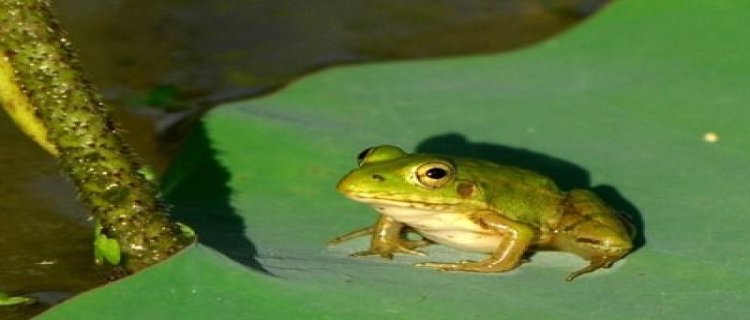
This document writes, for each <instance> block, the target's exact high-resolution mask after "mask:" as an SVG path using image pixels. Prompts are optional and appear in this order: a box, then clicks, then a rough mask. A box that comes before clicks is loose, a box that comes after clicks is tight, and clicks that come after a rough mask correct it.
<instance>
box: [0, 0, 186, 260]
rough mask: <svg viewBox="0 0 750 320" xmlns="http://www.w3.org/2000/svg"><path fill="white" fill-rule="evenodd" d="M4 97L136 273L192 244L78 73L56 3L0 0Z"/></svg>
mask: <svg viewBox="0 0 750 320" xmlns="http://www.w3.org/2000/svg"><path fill="white" fill-rule="evenodd" d="M0 103H1V104H2V105H3V107H4V109H6V111H7V112H8V113H9V114H10V115H11V117H13V118H14V120H16V123H18V125H19V126H20V127H21V128H22V129H24V131H25V132H26V133H27V134H29V135H30V136H31V137H32V138H34V139H35V140H36V141H37V142H38V143H40V144H41V145H42V146H43V147H45V149H47V150H48V151H50V152H51V153H52V154H55V155H57V156H58V157H59V159H60V162H61V165H62V167H63V170H64V171H65V172H66V173H68V174H69V176H70V177H71V179H72V180H73V181H74V182H75V184H76V186H77V188H78V192H79V195H80V197H81V198H82V199H83V200H84V201H85V202H86V203H87V205H88V206H89V208H90V209H91V210H92V213H93V215H94V217H95V218H96V219H97V220H98V221H99V223H100V224H101V230H100V231H101V233H102V234H103V235H104V236H106V237H107V238H112V239H115V240H117V242H118V243H119V245H120V249H121V251H122V258H123V259H122V264H123V266H124V267H125V268H126V269H127V270H129V271H137V270H139V269H142V268H144V267H146V266H148V265H151V264H153V263H155V262H158V261H161V260H163V259H164V258H166V257H167V256H169V255H171V254H173V253H175V252H177V251H178V250H179V249H180V248H182V247H183V246H185V245H186V244H187V243H189V241H190V239H189V236H185V235H184V233H183V232H182V231H181V228H180V225H179V224H176V223H174V222H171V221H170V220H169V219H168V217H167V214H166V211H167V210H166V208H165V206H164V205H162V203H161V202H160V201H159V200H158V197H157V194H158V190H157V188H156V186H155V185H154V184H153V183H152V182H150V181H148V180H147V179H146V178H145V177H144V176H143V175H142V174H141V173H139V169H140V165H139V164H138V163H137V162H136V161H134V159H133V158H134V156H133V155H132V153H131V152H130V151H129V150H128V148H127V147H126V146H125V145H124V144H123V142H122V139H121V135H120V134H119V132H118V129H117V128H116V126H115V124H114V123H113V121H112V120H111V118H110V115H109V112H108V109H107V108H106V107H105V105H104V104H103V103H102V100H101V98H100V97H99V96H98V95H97V94H96V93H94V90H93V88H92V87H91V85H90V84H89V83H88V82H87V80H86V79H85V77H84V75H83V74H82V72H81V71H80V68H79V63H78V61H77V60H76V56H75V54H74V52H73V50H72V48H71V45H70V42H69V41H68V40H67V38H66V36H65V33H64V32H63V31H62V30H61V28H60V27H59V25H58V24H57V23H56V21H55V20H54V17H53V15H52V13H51V11H50V2H49V1H44V0H0Z"/></svg>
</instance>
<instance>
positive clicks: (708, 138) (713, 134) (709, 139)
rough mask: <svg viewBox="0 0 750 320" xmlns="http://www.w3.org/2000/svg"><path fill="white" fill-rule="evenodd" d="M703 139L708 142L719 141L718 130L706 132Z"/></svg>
mask: <svg viewBox="0 0 750 320" xmlns="http://www.w3.org/2000/svg"><path fill="white" fill-rule="evenodd" d="M703 141H705V142H708V143H715V142H718V141H719V135H718V134H716V132H706V134H704V135H703Z"/></svg>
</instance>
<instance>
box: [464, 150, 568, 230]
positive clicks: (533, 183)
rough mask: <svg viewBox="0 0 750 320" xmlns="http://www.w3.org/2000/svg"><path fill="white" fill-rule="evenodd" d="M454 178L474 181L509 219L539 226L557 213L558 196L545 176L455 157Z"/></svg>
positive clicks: (558, 212)
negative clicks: (455, 168) (455, 169)
mask: <svg viewBox="0 0 750 320" xmlns="http://www.w3.org/2000/svg"><path fill="white" fill-rule="evenodd" d="M454 162H455V164H456V166H457V167H458V168H459V169H458V171H459V173H458V178H459V179H469V180H470V181H474V182H476V183H477V184H478V185H479V187H480V188H481V189H482V191H483V192H484V193H485V199H486V201H487V203H488V204H489V205H490V206H492V208H494V209H496V210H498V211H499V212H500V213H502V214H503V215H504V216H506V217H508V218H511V219H513V220H516V221H519V222H523V223H527V224H530V225H533V226H539V225H540V224H542V221H554V220H556V219H557V217H559V216H560V214H561V208H560V203H561V199H562V197H563V196H562V194H561V193H560V191H559V189H558V188H557V186H556V185H555V183H554V182H553V181H552V179H550V178H549V177H546V176H543V175H541V174H538V173H536V172H533V171H529V170H526V169H522V168H518V167H514V166H508V165H502V164H497V163H494V162H490V161H484V160H476V159H466V158H459V159H455V160H454Z"/></svg>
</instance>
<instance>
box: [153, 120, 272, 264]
mask: <svg viewBox="0 0 750 320" xmlns="http://www.w3.org/2000/svg"><path fill="white" fill-rule="evenodd" d="M216 153H217V151H216V150H215V149H213V148H212V146H211V141H210V140H209V138H208V135H207V133H206V129H205V127H204V124H203V123H200V124H199V125H197V126H196V127H195V129H194V131H193V132H191V134H190V138H189V139H188V141H186V142H185V144H184V148H183V150H182V151H181V152H180V154H181V155H180V157H179V159H180V161H177V162H176V163H175V164H174V165H173V166H172V167H171V168H170V169H169V171H168V172H167V174H166V175H165V178H164V183H163V184H162V186H163V189H164V190H165V196H166V200H167V202H168V203H169V204H170V205H173V206H174V207H173V209H172V212H173V213H172V215H173V216H174V218H175V219H176V220H177V221H180V222H183V223H185V224H187V225H188V226H190V227H191V228H193V230H195V232H196V233H197V234H198V241H199V242H200V243H201V244H204V245H206V246H209V247H211V248H214V249H215V250H217V251H219V252H221V253H223V254H224V255H226V256H228V257H229V258H231V259H233V260H235V261H237V262H239V263H242V264H244V265H246V266H248V267H250V268H253V269H255V270H258V271H261V272H264V273H269V272H268V270H266V269H265V268H263V266H262V265H261V264H260V263H259V262H258V260H257V259H256V255H257V249H256V247H255V244H254V243H253V242H252V241H251V240H250V238H248V237H247V236H246V234H245V221H244V219H243V218H242V216H240V215H239V214H238V213H237V212H236V210H235V208H234V207H233V206H232V205H231V201H230V197H231V193H232V190H231V189H230V188H229V187H228V186H227V183H228V181H229V179H230V177H231V173H230V172H229V171H228V170H227V169H226V168H225V167H224V166H223V165H222V164H221V163H219V161H218V160H216V157H215V156H216Z"/></svg>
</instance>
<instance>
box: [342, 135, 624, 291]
mask: <svg viewBox="0 0 750 320" xmlns="http://www.w3.org/2000/svg"><path fill="white" fill-rule="evenodd" d="M357 161H358V164H359V167H358V168H356V169H354V170H352V171H351V172H349V174H347V175H346V176H344V178H342V179H341V181H340V182H339V183H338V186H337V189H338V190H339V191H340V192H342V193H343V194H344V195H346V196H347V197H349V198H351V199H353V200H356V201H360V202H364V203H368V204H370V205H372V206H373V207H374V208H375V209H377V210H378V211H379V212H380V215H379V218H378V221H377V223H376V224H375V225H374V226H372V227H368V228H363V229H360V230H355V231H353V232H350V233H348V234H345V235H343V236H340V237H338V238H336V239H334V240H333V241H331V244H336V243H340V242H342V241H346V240H349V239H351V238H354V237H357V236H361V235H368V234H369V235H372V240H371V242H370V248H369V249H367V250H365V251H362V252H357V253H354V254H353V256H365V255H380V256H381V257H384V258H392V257H393V254H394V253H406V254H416V255H424V253H422V252H421V251H418V250H416V249H417V248H419V247H422V246H426V245H429V244H432V243H439V244H443V245H447V246H450V247H454V248H458V249H461V250H466V251H473V252H482V253H487V254H489V257H488V258H487V259H486V260H482V261H460V262H423V263H418V264H417V265H416V266H418V267H426V268H434V269H439V270H443V271H473V272H504V271H508V270H512V269H514V268H516V267H517V266H518V265H519V264H521V263H522V262H523V261H524V259H523V257H524V254H525V253H526V252H527V251H529V250H546V249H549V250H561V251H566V252H571V253H574V254H576V255H578V256H580V257H582V258H584V259H586V260H588V261H589V265H588V266H586V267H584V268H583V269H581V270H578V271H575V272H573V273H571V274H570V275H569V276H568V277H567V280H573V279H574V278H576V277H577V276H579V275H581V274H584V273H587V272H591V271H594V270H597V269H599V268H608V267H610V266H612V264H613V263H615V262H616V261H617V260H619V259H621V258H622V257H624V256H625V255H626V254H628V252H630V250H631V249H632V248H633V245H632V226H631V225H630V224H629V223H628V222H627V220H624V219H622V218H621V217H620V216H618V214H617V213H616V212H615V211H614V210H613V209H611V208H610V207H608V206H607V205H606V204H605V203H604V202H603V201H602V200H601V199H600V198H599V197H598V196H596V195H595V194H594V193H592V192H590V191H588V190H581V189H575V190H571V191H570V192H561V191H560V190H558V188H557V186H556V185H555V184H554V182H552V180H551V179H549V178H547V177H545V176H542V175H540V174H538V173H535V172H532V171H528V170H524V169H521V168H517V167H512V166H505V165H500V164H496V163H493V162H489V161H483V160H477V159H467V158H455V157H447V156H440V155H430V154H407V153H405V152H404V151H403V150H401V149H399V148H397V147H394V146H388V145H384V146H379V147H374V148H369V149H367V150H365V151H363V152H362V153H360V154H359V157H358V159H357ZM407 232H416V233H418V234H419V235H421V236H422V237H423V239H421V240H410V239H407V237H405V233H407Z"/></svg>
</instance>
